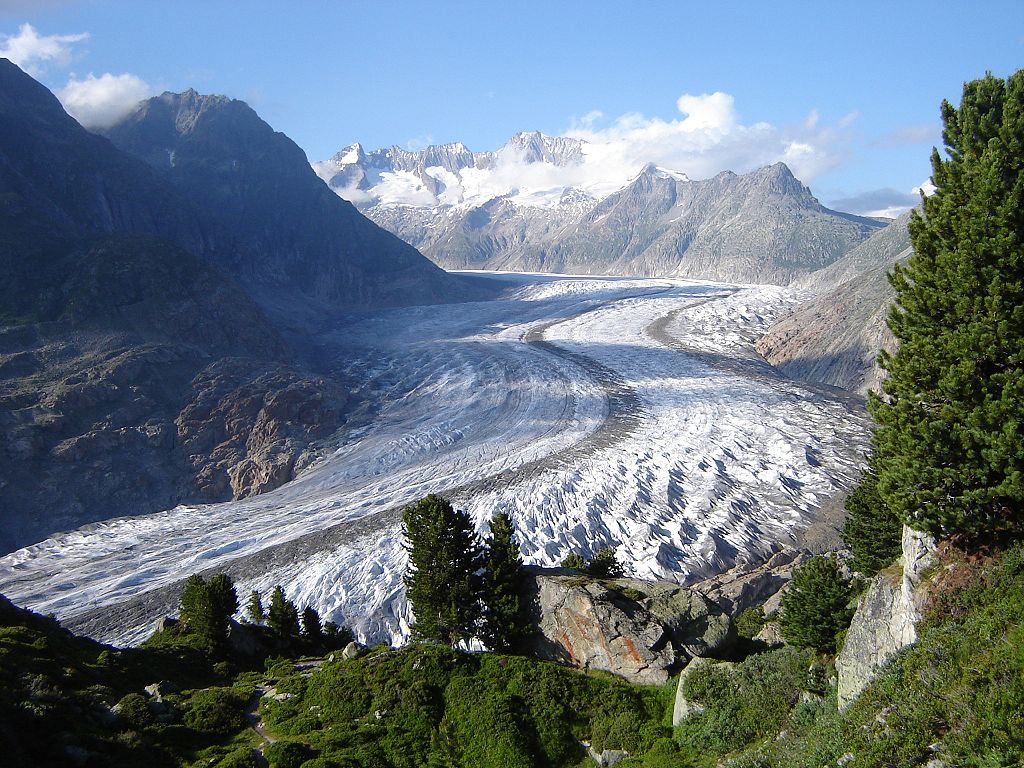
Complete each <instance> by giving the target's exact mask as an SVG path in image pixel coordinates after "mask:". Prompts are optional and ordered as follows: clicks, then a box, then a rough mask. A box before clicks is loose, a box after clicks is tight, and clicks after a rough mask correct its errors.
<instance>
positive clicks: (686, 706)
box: [672, 657, 736, 728]
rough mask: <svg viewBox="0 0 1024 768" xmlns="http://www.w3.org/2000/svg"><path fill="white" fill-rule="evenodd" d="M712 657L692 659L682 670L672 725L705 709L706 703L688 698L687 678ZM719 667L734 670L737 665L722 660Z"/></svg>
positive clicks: (677, 687) (729, 670) (726, 670)
mask: <svg viewBox="0 0 1024 768" xmlns="http://www.w3.org/2000/svg"><path fill="white" fill-rule="evenodd" d="M711 663H712V662H711V660H710V659H703V658H700V657H697V658H694V659H691V660H690V663H689V664H687V665H686V667H685V668H684V669H683V671H682V672H680V673H679V684H678V685H677V686H676V701H675V705H674V706H673V708H672V727H673V728H674V727H675V726H677V725H679V724H680V723H681V722H683V721H684V720H685V719H686V718H688V717H690V716H691V715H698V714H700V713H701V712H703V711H704V705H703V704H701V703H700V702H699V701H691V700H690V699H688V698H686V692H685V691H684V688H685V686H686V680H687V678H688V677H689V676H690V675H692V674H693V673H694V671H696V670H698V669H701V668H703V667H706V666H707V665H709V664H711ZM715 667H716V668H717V669H721V670H723V671H725V672H732V671H733V670H734V669H735V668H736V665H735V664H733V663H732V662H728V661H722V662H718V663H717V664H715Z"/></svg>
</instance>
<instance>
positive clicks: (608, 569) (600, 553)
mask: <svg viewBox="0 0 1024 768" xmlns="http://www.w3.org/2000/svg"><path fill="white" fill-rule="evenodd" d="M587 573H588V574H590V575H591V576H593V577H594V578H597V579H621V578H622V577H623V576H625V575H626V572H625V570H624V569H623V568H622V564H621V563H620V562H619V560H618V558H617V557H616V556H615V547H602V548H601V549H599V550H597V552H595V553H594V556H593V557H592V558H591V560H590V562H589V563H587Z"/></svg>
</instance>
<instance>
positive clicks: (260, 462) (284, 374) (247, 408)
mask: <svg viewBox="0 0 1024 768" xmlns="http://www.w3.org/2000/svg"><path fill="white" fill-rule="evenodd" d="M192 392H193V397H192V399H191V400H190V402H189V403H188V404H187V405H186V406H185V407H184V408H183V409H182V410H181V412H180V413H179V414H178V417H177V419H176V421H175V424H176V426H177V432H178V439H179V441H180V442H181V445H182V447H183V449H184V451H185V452H186V454H187V455H188V456H189V458H190V460H191V462H192V465H193V467H194V469H195V486H196V490H197V491H198V492H199V493H200V494H202V495H203V496H204V497H206V498H209V499H211V500H220V499H224V498H227V497H230V498H233V499H241V498H245V497H247V496H253V495H255V494H258V493H263V492H265V491H270V490H273V489H274V488H277V487H278V486H280V485H283V484H284V483H286V482H288V481H289V480H291V479H292V477H293V476H294V470H295V464H296V461H297V460H298V459H299V457H300V455H301V454H302V452H303V451H304V450H305V448H306V446H307V445H308V444H309V442H310V441H312V440H314V439H316V438H317V437H321V436H325V435H327V434H329V433H330V432H332V431H334V430H335V429H336V428H337V427H338V425H339V423H340V419H341V413H342V411H343V409H344V407H345V403H346V394H345V392H344V390H343V389H342V388H341V387H340V386H339V385H338V384H337V383H336V382H333V381H330V380H328V379H324V378H320V377H315V376H311V375H308V374H304V373H302V372H300V371H296V370H293V369H290V368H286V367H284V366H273V365H271V366H266V365H260V364H255V363H253V362H252V361H245V360H232V359H225V360H219V361H217V362H216V363H214V364H212V365H210V366H208V367H207V368H205V369H204V370H203V371H202V372H201V373H200V374H199V375H198V376H197V377H196V378H195V380H194V381H193V382H192Z"/></svg>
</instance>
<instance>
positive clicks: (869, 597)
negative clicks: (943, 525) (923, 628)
mask: <svg viewBox="0 0 1024 768" xmlns="http://www.w3.org/2000/svg"><path fill="white" fill-rule="evenodd" d="M902 548H903V554H902V556H901V558H900V562H899V566H897V567H895V568H893V569H890V570H889V571H883V572H882V573H879V574H878V575H877V576H875V578H874V580H873V581H872V582H871V586H870V587H869V588H868V591H867V592H866V593H864V595H863V596H862V597H861V599H860V601H859V602H858V603H857V612H856V613H855V614H854V617H853V623H852V624H851V625H850V629H849V631H848V632H847V634H846V641H845V642H844V643H843V650H842V651H841V652H840V654H839V656H838V657H837V658H836V671H837V672H838V674H839V708H840V709H845V708H846V707H848V706H849V705H850V704H851V703H852V702H853V700H854V699H856V698H857V696H858V695H859V694H860V692H861V691H862V690H864V688H865V687H866V686H867V684H868V683H870V682H871V680H872V679H873V678H874V676H875V675H876V674H877V672H878V670H879V668H880V667H881V666H882V665H883V664H885V662H886V661H888V660H889V659H890V658H891V657H892V656H893V655H894V654H895V653H896V652H897V651H899V650H900V649H902V648H906V647H907V646H908V645H910V644H911V643H913V642H915V641H916V640H917V630H916V624H917V622H918V621H919V620H920V618H921V606H922V605H923V603H924V599H925V597H926V595H927V588H928V582H927V579H926V575H927V574H926V571H927V570H928V568H929V567H930V566H931V565H933V564H934V563H935V539H934V538H933V537H931V536H929V535H928V534H925V533H922V532H920V531H915V530H913V529H912V528H907V527H906V526H904V528H903V538H902Z"/></svg>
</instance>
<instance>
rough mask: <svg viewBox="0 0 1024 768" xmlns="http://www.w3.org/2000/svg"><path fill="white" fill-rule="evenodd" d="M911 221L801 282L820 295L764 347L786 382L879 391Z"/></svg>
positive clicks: (785, 321) (769, 337)
mask: <svg viewBox="0 0 1024 768" xmlns="http://www.w3.org/2000/svg"><path fill="white" fill-rule="evenodd" d="M909 220H910V214H909V213H907V214H904V215H903V216H901V217H900V218H899V219H897V220H896V221H894V222H893V223H892V224H890V225H889V226H887V227H886V228H885V229H882V230H879V231H878V232H876V233H875V234H874V235H872V236H871V237H870V238H869V239H867V240H865V241H864V242H863V243H861V244H860V245H859V246H857V247H856V248H854V249H853V250H851V251H850V252H849V253H848V254H846V255H845V256H843V258H841V259H839V260H838V261H836V262H835V263H834V264H832V265H830V266H828V267H826V268H825V269H822V270H819V271H818V272H815V273H813V274H811V275H808V276H806V277H804V278H802V279H801V280H799V281H797V285H800V286H801V287H804V288H807V289H808V290H810V291H814V292H815V293H816V295H815V296H813V297H812V298H810V299H808V300H807V301H804V302H803V303H801V304H799V305H798V306H797V307H796V308H795V309H794V310H793V312H792V313H791V314H789V315H787V316H786V317H784V318H783V319H781V320H780V321H779V322H778V323H776V324H775V325H773V326H772V327H771V328H770V329H769V330H768V332H767V333H766V334H765V335H764V336H763V337H762V338H761V339H760V340H759V341H758V343H757V349H758V352H760V353H761V355H763V356H764V358H765V359H766V360H767V361H768V362H769V363H771V364H772V365H774V366H775V367H777V368H779V369H780V370H781V371H782V372H783V373H785V374H786V375H787V376H792V377H794V378H797V379H803V380H805V381H813V382H818V383H823V384H830V385H833V386H837V387H841V388H843V389H848V390H851V391H854V392H858V393H860V394H867V392H868V390H869V389H876V390H877V389H879V388H880V386H881V381H882V371H881V369H880V368H879V367H878V365H877V363H876V358H877V357H878V352H879V350H881V349H886V350H888V351H890V352H891V351H893V349H894V347H895V340H894V339H893V338H892V334H891V333H890V331H889V328H888V326H887V325H886V322H885V320H886V316H887V315H888V312H889V306H890V305H891V304H892V300H893V297H894V292H893V289H892V286H890V285H889V281H888V277H887V275H888V272H889V270H891V269H892V266H893V265H894V264H895V263H896V262H898V261H902V260H904V259H906V258H907V257H908V256H909V255H910V252H911V251H910V235H909V233H908V232H907V222H909Z"/></svg>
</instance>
